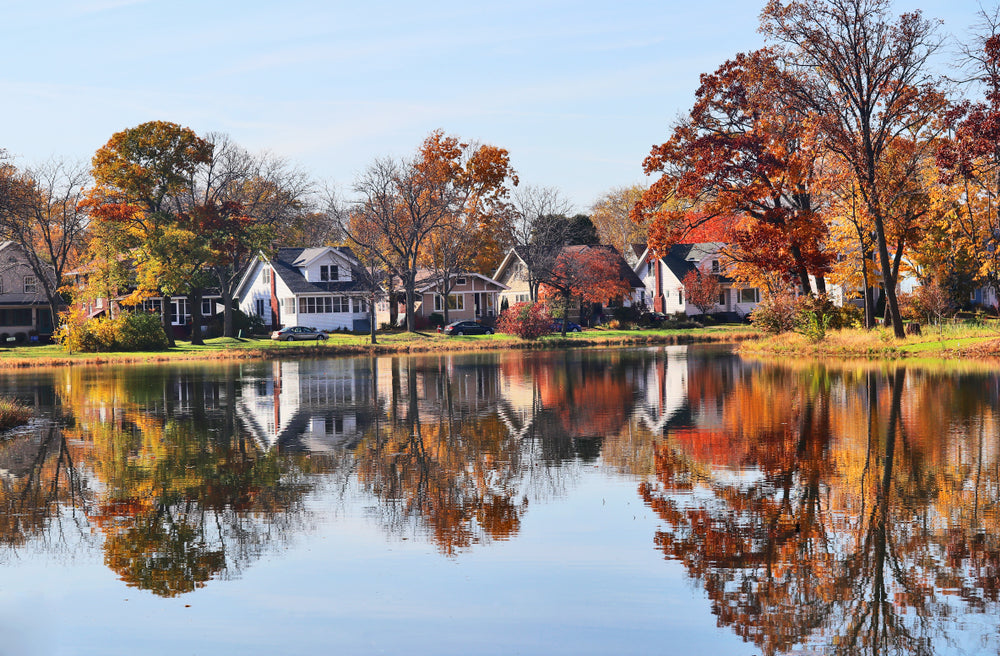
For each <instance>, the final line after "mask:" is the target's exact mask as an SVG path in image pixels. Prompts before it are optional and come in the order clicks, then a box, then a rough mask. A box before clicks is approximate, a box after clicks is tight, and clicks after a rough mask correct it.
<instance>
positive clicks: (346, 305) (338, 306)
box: [333, 296, 351, 312]
mask: <svg viewBox="0 0 1000 656" xmlns="http://www.w3.org/2000/svg"><path fill="white" fill-rule="evenodd" d="M333 311H334V312H350V311H351V299H349V298H348V297H346V296H334V297H333Z"/></svg>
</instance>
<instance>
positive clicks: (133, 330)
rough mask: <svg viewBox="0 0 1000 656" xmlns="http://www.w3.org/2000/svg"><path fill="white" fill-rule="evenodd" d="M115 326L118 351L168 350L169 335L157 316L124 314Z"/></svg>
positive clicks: (118, 318) (133, 313)
mask: <svg viewBox="0 0 1000 656" xmlns="http://www.w3.org/2000/svg"><path fill="white" fill-rule="evenodd" d="M114 324H115V333H114V339H115V347H116V348H115V350H116V351H162V350H163V349H165V348H167V335H166V333H164V332H163V325H162V324H161V323H160V317H159V315H157V314H151V313H149V312H128V313H123V314H120V315H119V316H118V317H117V318H116V319H115V320H114Z"/></svg>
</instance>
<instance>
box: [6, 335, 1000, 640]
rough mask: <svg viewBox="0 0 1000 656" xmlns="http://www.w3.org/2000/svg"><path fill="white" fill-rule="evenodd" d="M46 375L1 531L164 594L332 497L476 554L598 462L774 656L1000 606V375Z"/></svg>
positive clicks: (512, 358) (447, 548)
mask: <svg viewBox="0 0 1000 656" xmlns="http://www.w3.org/2000/svg"><path fill="white" fill-rule="evenodd" d="M34 379H35V383H34V384H35V388H36V389H48V390H50V393H47V394H41V395H40V396H39V398H41V397H46V398H49V397H51V400H49V401H47V402H46V403H45V404H43V405H45V407H47V408H49V410H48V411H47V412H48V413H49V414H50V415H51V417H49V418H48V419H46V420H45V421H42V422H40V423H39V424H37V425H36V427H35V429H34V430H33V431H30V432H27V433H25V434H23V435H21V436H18V437H13V438H10V439H7V440H6V441H3V442H0V504H2V509H3V510H4V511H5V512H3V513H2V514H0V542H2V544H3V545H6V546H7V547H8V549H24V548H26V545H29V544H31V545H34V544H41V545H43V547H41V548H46V549H50V550H54V549H70V548H72V545H73V544H75V543H86V544H87V545H88V546H90V545H92V547H93V548H98V549H101V550H102V551H103V556H104V562H105V563H106V564H107V566H108V567H109V568H111V569H112V570H113V571H114V572H115V573H116V575H117V576H119V577H120V578H121V579H122V580H123V581H125V582H126V583H127V584H129V585H132V586H137V587H139V588H142V589H144V590H149V591H151V592H153V593H155V594H158V595H162V596H174V595H179V594H183V593H186V592H189V591H191V590H194V589H197V588H199V587H201V586H204V585H206V584H207V582H208V581H210V580H213V579H219V578H229V577H235V576H238V575H239V574H240V572H241V571H243V570H244V569H245V568H246V567H248V566H250V565H251V564H252V563H253V562H254V561H255V560H257V559H258V558H260V557H261V555H262V554H265V553H267V552H268V551H269V550H271V549H275V548H276V547H280V546H281V545H283V544H285V543H286V542H287V541H288V540H290V539H294V536H295V535H296V534H298V533H300V532H302V531H309V530H311V524H312V523H313V522H314V521H315V519H314V517H313V515H312V513H313V512H315V510H316V508H315V506H310V505H309V502H308V500H309V499H310V498H311V497H310V495H311V494H312V493H313V491H315V490H317V488H322V491H323V493H324V496H323V497H322V498H323V499H325V500H330V499H331V496H329V495H327V492H329V491H330V490H331V489H333V490H334V491H335V492H334V494H339V495H340V499H341V501H342V503H343V504H344V505H345V507H346V506H347V505H348V504H355V505H354V506H352V507H353V508H359V509H360V508H363V509H364V510H357V512H358V513H359V514H362V513H363V515H364V516H365V517H366V518H368V519H369V520H370V521H373V522H375V523H377V524H378V525H379V526H380V527H382V528H383V530H385V531H386V532H387V533H388V534H389V535H390V536H393V537H409V536H411V535H416V536H418V537H420V538H421V539H426V540H428V541H430V542H431V543H432V544H434V545H435V546H436V548H437V549H438V550H439V551H440V552H441V553H442V554H446V555H448V556H450V557H458V555H460V554H461V553H462V552H463V551H467V550H469V549H471V548H475V547H476V546H477V545H485V544H489V543H491V542H494V541H500V540H509V539H512V538H515V537H516V536H517V535H518V534H519V533H520V532H521V531H522V530H523V523H524V518H525V515H526V513H528V512H529V510H530V508H533V507H535V506H537V505H538V504H539V503H540V502H544V501H546V500H548V499H550V498H552V497H554V496H559V495H563V494H565V493H567V491H569V490H570V489H572V487H573V486H574V485H575V484H576V482H577V481H578V480H580V479H581V478H582V477H584V476H587V475H588V474H589V472H591V471H594V469H595V468H601V469H602V471H603V472H606V473H614V474H616V475H619V476H625V477H629V480H639V481H644V482H643V483H642V484H641V486H640V488H639V493H640V495H641V497H642V499H643V500H644V501H645V502H646V503H647V504H648V505H649V507H650V508H652V509H653V510H654V511H655V513H656V515H657V516H658V518H659V519H660V520H661V521H662V525H661V527H662V528H661V530H659V531H658V532H657V534H656V536H655V548H657V549H659V550H661V551H662V552H663V553H664V554H665V555H666V556H667V557H668V558H671V559H676V560H678V561H680V562H682V563H683V565H684V567H685V568H686V569H687V571H688V573H689V574H690V576H691V577H693V578H694V579H695V580H697V581H699V582H700V583H701V584H702V585H703V586H704V589H705V591H706V594H707V596H708V598H709V600H710V601H711V603H712V608H713V612H714V613H715V614H716V615H717V617H718V621H719V624H720V625H721V626H725V627H730V630H732V631H735V632H736V633H737V634H738V635H740V636H742V637H743V638H744V639H746V640H747V641H749V642H751V643H753V644H755V645H757V646H758V647H759V648H760V649H761V650H762V651H763V652H765V653H768V654H777V653H787V652H795V651H811V652H816V653H844V654H848V653H871V654H875V653H931V652H932V651H933V650H934V649H935V648H937V645H940V644H941V641H942V640H955V641H956V644H957V643H959V642H961V640H962V637H961V634H962V632H963V631H966V630H967V629H963V626H965V627H968V626H969V625H970V622H971V623H972V624H974V623H975V622H972V620H971V619H970V618H972V614H974V613H981V614H984V615H983V617H989V615H988V614H995V613H996V611H997V610H1000V609H998V608H997V602H998V594H1000V583H998V576H997V575H998V573H1000V538H998V537H997V536H998V535H1000V526H998V522H997V517H998V511H997V499H998V494H1000V440H998V435H1000V430H998V429H1000V424H998V422H997V406H998V398H997V396H998V395H997V389H998V386H997V378H996V377H995V376H994V375H992V374H991V375H989V376H987V375H967V376H952V375H946V374H944V373H933V372H931V371H926V370H921V369H916V368H909V369H904V368H902V367H898V368H893V369H888V370H884V369H879V368H863V367H861V368H859V367H855V368H843V369H839V368H834V367H823V366H806V365H798V366H771V365H768V366H764V365H761V364H749V363H744V362H741V361H740V360H739V359H738V358H735V357H731V356H728V355H725V354H719V352H717V351H712V350H698V351H694V352H689V351H688V350H686V349H685V348H684V347H678V348H668V349H648V350H643V349H626V350H620V351H619V350H601V351H588V352H583V351H577V352H557V351H553V352H542V353H530V354H522V353H502V354H501V353H489V354H474V355H463V356H457V355H456V356H451V355H449V356H418V357H393V358H338V359H334V360H301V361H282V362H263V363H255V364H236V365H225V366H201V367H184V368H140V367H133V368H128V369H118V368H100V369H96V368H70V369H66V370H59V371H55V372H51V373H48V374H44V375H41V374H36V375H35V376H34ZM317 496H318V495H317ZM333 498H336V497H333ZM310 508H312V509H313V510H310ZM319 510H320V511H323V512H326V511H327V510H328V509H326V508H322V509H319ZM993 633H995V631H994V632H993ZM984 640H985V642H986V643H989V644H986V647H988V648H990V649H993V650H994V651H996V649H995V648H996V646H997V645H995V644H992V643H995V642H996V637H995V636H994V635H993V634H992V633H991V634H990V635H988V636H986V637H985V638H984Z"/></svg>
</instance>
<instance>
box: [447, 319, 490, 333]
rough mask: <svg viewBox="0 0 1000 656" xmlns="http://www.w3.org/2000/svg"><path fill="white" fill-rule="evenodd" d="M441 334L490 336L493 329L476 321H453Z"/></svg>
mask: <svg viewBox="0 0 1000 656" xmlns="http://www.w3.org/2000/svg"><path fill="white" fill-rule="evenodd" d="M442 332H444V334H445V335H492V334H493V329H492V328H490V327H489V326H484V325H483V324H481V323H479V322H478V321H453V322H451V323H449V324H448V325H447V326H445V327H444V331H442Z"/></svg>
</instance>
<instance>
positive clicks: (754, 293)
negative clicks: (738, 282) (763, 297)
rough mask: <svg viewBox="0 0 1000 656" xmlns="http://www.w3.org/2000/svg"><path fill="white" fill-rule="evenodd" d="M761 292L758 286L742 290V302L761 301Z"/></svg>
mask: <svg viewBox="0 0 1000 656" xmlns="http://www.w3.org/2000/svg"><path fill="white" fill-rule="evenodd" d="M759 302H760V292H759V291H758V290H757V288H756V287H748V288H746V289H741V290H740V303H759Z"/></svg>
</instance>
